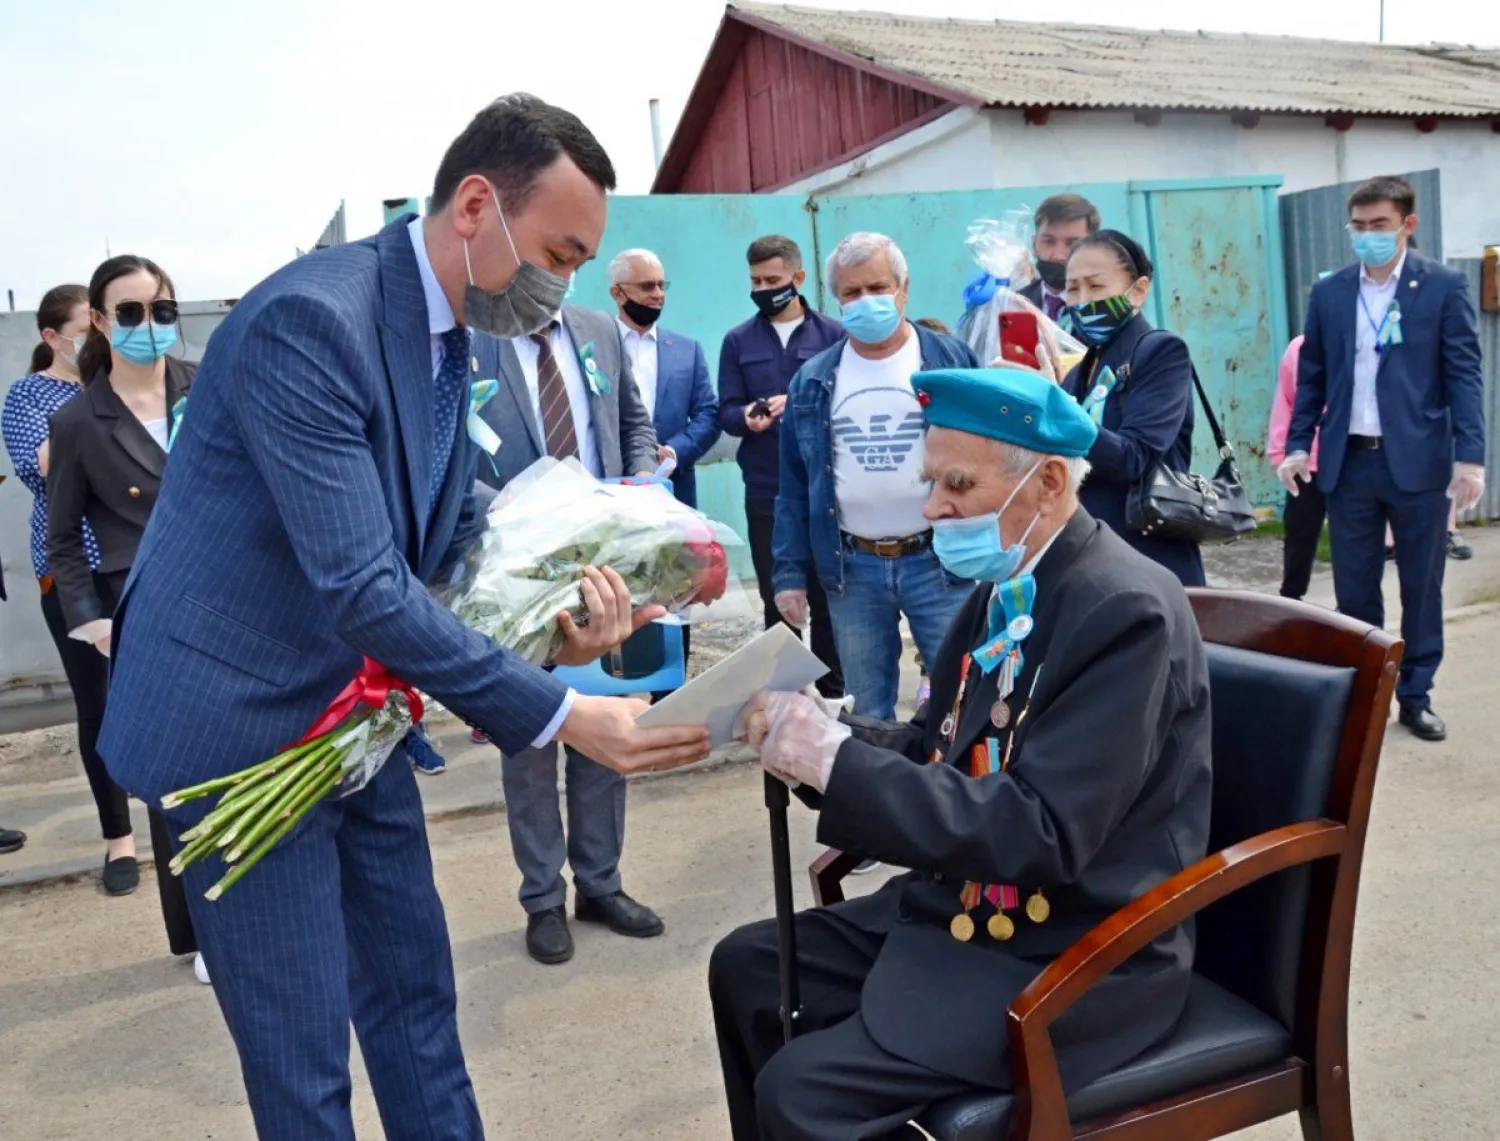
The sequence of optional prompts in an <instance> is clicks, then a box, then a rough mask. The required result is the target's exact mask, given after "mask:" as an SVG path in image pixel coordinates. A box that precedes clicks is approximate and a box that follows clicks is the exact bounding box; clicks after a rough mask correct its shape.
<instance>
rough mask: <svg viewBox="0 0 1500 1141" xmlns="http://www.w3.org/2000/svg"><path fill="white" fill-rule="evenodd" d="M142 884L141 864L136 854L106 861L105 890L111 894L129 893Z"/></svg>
mask: <svg viewBox="0 0 1500 1141" xmlns="http://www.w3.org/2000/svg"><path fill="white" fill-rule="evenodd" d="M140 886H141V865H140V864H138V863H136V860H135V857H134V856H121V857H120V858H119V859H117V860H105V861H104V890H105V891H107V892H108V893H109V894H110V895H129V894H130V893H131V892H133V891H134V890H135V889H136V888H138V887H140Z"/></svg>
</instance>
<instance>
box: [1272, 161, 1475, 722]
mask: <svg viewBox="0 0 1500 1141" xmlns="http://www.w3.org/2000/svg"><path fill="white" fill-rule="evenodd" d="M1416 229H1417V214H1416V193H1415V191H1413V190H1412V188H1411V186H1410V185H1409V184H1408V183H1407V182H1406V181H1405V180H1404V179H1400V178H1393V177H1386V178H1373V179H1371V180H1370V181H1368V182H1366V183H1364V185H1362V186H1360V187H1359V188H1358V189H1357V190H1356V191H1355V192H1354V193H1353V194H1352V195H1350V197H1349V236H1350V240H1351V242H1352V244H1353V247H1354V253H1355V256H1356V257H1357V258H1358V259H1359V261H1358V263H1357V264H1355V265H1352V266H1348V267H1346V268H1345V269H1342V270H1340V271H1339V272H1337V273H1335V274H1332V275H1331V276H1329V277H1326V278H1324V279H1322V280H1321V281H1319V282H1318V283H1317V284H1316V285H1315V286H1313V291H1312V297H1311V298H1310V299H1309V301H1308V306H1307V324H1306V328H1305V330H1304V331H1305V334H1306V339H1305V340H1304V341H1303V343H1302V355H1301V358H1300V361H1299V364H1298V374H1297V396H1296V403H1295V405H1294V406H1293V411H1292V426H1291V429H1290V431H1289V432H1288V433H1287V445H1286V450H1287V457H1286V460H1285V461H1284V462H1283V463H1282V464H1281V466H1280V467H1279V468H1278V469H1277V473H1276V474H1277V476H1278V478H1279V479H1280V480H1281V482H1282V483H1283V484H1284V485H1285V486H1286V489H1287V491H1288V492H1289V493H1290V494H1292V495H1296V494H1297V493H1298V490H1299V487H1298V485H1299V482H1310V481H1311V479H1312V476H1311V475H1310V473H1309V466H1310V463H1309V459H1308V457H1309V454H1310V452H1311V449H1312V442H1313V434H1314V433H1315V432H1319V431H1320V429H1321V435H1320V437H1319V439H1320V443H1319V457H1318V471H1317V476H1316V478H1317V481H1318V486H1319V487H1320V488H1321V489H1322V490H1323V492H1324V494H1325V495H1326V496H1327V497H1328V524H1329V532H1330V537H1331V539H1332V543H1333V586H1334V594H1335V597H1336V598H1337V600H1338V608H1339V611H1340V612H1341V613H1344V614H1348V615H1350V616H1351V617H1354V618H1358V619H1360V620H1362V621H1365V622H1369V623H1371V624H1372V625H1374V626H1382V625H1384V623H1385V601H1384V596H1383V595H1382V593H1381V589H1380V580H1381V576H1382V573H1383V571H1384V568H1385V529H1386V525H1387V524H1389V525H1390V529H1391V533H1392V535H1393V537H1394V538H1395V542H1396V572H1397V574H1398V575H1399V576H1400V580H1401V637H1402V639H1403V640H1404V641H1405V642H1406V653H1405V655H1404V656H1403V657H1402V659H1401V679H1400V681H1399V682H1398V684H1397V686H1396V699H1397V701H1398V702H1399V704H1400V707H1401V714H1400V717H1401V724H1402V725H1405V726H1406V727H1407V728H1408V729H1410V730H1411V732H1412V733H1413V734H1415V735H1416V736H1417V737H1420V738H1421V739H1422V740H1424V741H1441V740H1443V738H1444V737H1446V736H1447V732H1448V731H1447V727H1446V726H1445V725H1444V724H1443V721H1442V719H1441V718H1440V717H1438V715H1437V714H1436V713H1434V712H1433V711H1432V701H1431V697H1430V692H1431V690H1432V682H1433V678H1434V676H1435V675H1436V674H1437V670H1438V666H1439V665H1440V664H1441V663H1442V660H1443V570H1444V566H1445V559H1444V556H1445V549H1444V548H1445V544H1446V541H1447V524H1448V506H1449V500H1452V501H1453V502H1454V504H1455V505H1456V506H1457V508H1458V510H1459V511H1460V512H1463V511H1465V510H1467V509H1468V508H1470V507H1472V506H1473V505H1474V504H1475V503H1477V502H1478V501H1479V498H1480V496H1481V495H1483V494H1484V381H1483V378H1482V376H1481V374H1480V359H1479V337H1478V334H1477V332H1476V330H1475V320H1474V304H1473V301H1472V300H1471V299H1470V297H1469V289H1468V285H1467V283H1466V282H1465V280H1464V278H1463V276H1462V275H1461V274H1459V273H1456V272H1455V271H1453V270H1451V269H1447V268H1445V267H1444V266H1442V265H1439V264H1438V263H1437V262H1434V261H1428V260H1427V259H1426V258H1423V257H1420V256H1418V255H1417V254H1416V253H1413V252H1412V250H1411V248H1410V246H1411V240H1412V235H1413V234H1414V233H1415V232H1416Z"/></svg>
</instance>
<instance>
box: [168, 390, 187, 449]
mask: <svg viewBox="0 0 1500 1141" xmlns="http://www.w3.org/2000/svg"><path fill="white" fill-rule="evenodd" d="M186 411H187V397H186V396H179V397H178V398H177V403H176V404H174V405H172V430H171V431H170V432H168V433H167V454H168V455H171V454H172V445H173V444H175V443H176V442H177V433H178V432H179V431H180V430H181V428H182V414H183V413H184V412H186Z"/></svg>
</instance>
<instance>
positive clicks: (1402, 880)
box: [0, 611, 1500, 1141]
mask: <svg viewBox="0 0 1500 1141" xmlns="http://www.w3.org/2000/svg"><path fill="white" fill-rule="evenodd" d="M1497 642H1500V613H1496V612H1493V611H1491V612H1487V613H1480V614H1477V615H1473V616H1471V617H1468V618H1466V619H1463V620H1460V621H1458V622H1456V623H1454V624H1453V626H1452V627H1451V629H1450V650H1449V664H1448V665H1447V666H1446V667H1445V669H1444V674H1443V709H1444V711H1445V712H1446V713H1447V714H1448V717H1449V720H1450V725H1451V726H1452V730H1453V735H1452V737H1451V739H1450V740H1449V741H1448V742H1447V743H1446V744H1444V745H1438V746H1432V745H1422V744H1419V743H1418V742H1416V741H1414V740H1412V739H1411V738H1410V737H1409V736H1407V735H1406V734H1405V733H1403V732H1402V731H1401V730H1399V729H1398V728H1396V727H1394V726H1393V727H1392V728H1391V731H1390V737H1389V743H1388V745H1387V748H1386V751H1385V756H1384V760H1383V763H1382V768H1381V776H1380V782H1379V786H1378V790H1377V795H1376V805H1375V819H1374V825H1373V830H1372V835H1371V840H1370V844H1369V851H1368V856H1367V859H1366V866H1365V876H1364V883H1363V892H1362V897H1361V912H1360V921H1359V926H1358V933H1357V941H1356V954H1355V964H1354V996H1353V998H1354V1000H1353V1009H1352V1013H1351V1037H1352V1043H1353V1061H1352V1077H1353V1086H1354V1105H1355V1119H1356V1124H1357V1126H1358V1135H1359V1137H1360V1139H1361V1141H1439V1139H1441V1141H1461V1139H1470V1138H1472V1139H1476V1141H1478V1139H1486V1141H1488V1139H1490V1138H1493V1137H1495V1136H1496V1134H1497V1125H1500V1090H1497V1087H1496V1084H1495V1083H1494V1081H1493V1080H1492V1076H1493V1074H1494V1072H1495V1070H1496V1067H1497V1064H1500V1030H1497V1029H1496V1022H1495V1014H1494V1012H1495V1011H1496V1010H1497V1009H1500V969H1497V968H1500V953H1497V950H1496V948H1497V935H1500V921H1497V918H1496V916H1497V914H1500V909H1497V906H1496V905H1497V897H1500V887H1497V880H1496V877H1495V875H1494V874H1493V871H1492V869H1493V868H1495V867H1496V866H1500V829H1497V828H1496V826H1495V825H1496V815H1497V810H1496V807H1495V806H1496V805H1497V804H1500V764H1497V760H1496V750H1495V746H1494V742H1495V740H1496V738H1497V736H1500V701H1497V700H1496V698H1497V696H1500V694H1497V690H1496V685H1495V672H1494V647H1495V645H1496V644H1497ZM444 779H447V778H444ZM793 816H794V820H793V826H794V827H793V832H794V835H793V844H794V851H795V856H796V859H797V860H798V861H799V863H805V862H806V861H807V860H808V859H810V858H811V856H812V855H813V853H814V851H815V848H814V845H813V843H812V836H811V829H812V818H811V816H810V814H808V813H806V812H803V811H801V810H800V809H796V810H795V811H794V814H793ZM431 838H432V847H433V854H434V858H435V861H436V866H437V873H438V880H439V885H440V887H441V889H442V892H443V897H444V899H445V901H446V903H447V908H448V916H449V924H450V927H451V930H452V935H453V941H454V949H455V959H456V962H457V966H458V972H459V988H460V1021H461V1027H462V1032H463V1038H464V1043H465V1047H466V1049H467V1052H468V1057H469V1062H470V1069H471V1072H472V1074H473V1077H474V1081H475V1085H476V1087H477V1090H478V1095H479V1101H480V1105H481V1108H482V1111H483V1113H484V1118H485V1121H486V1122H487V1124H488V1127H489V1136H490V1137H491V1138H492V1139H494V1138H502V1139H515V1141H522V1139H526V1141H530V1139H533V1138H540V1137H545V1138H548V1139H549V1141H597V1139H599V1138H651V1139H653V1141H706V1139H715V1138H724V1137H726V1136H727V1127H726V1122H725V1117H724V1114H723V1109H722V1100H721V1094H720V1090H719V1086H718V1074H717V1069H716V1066H717V1063H716V1057H715V1053H714V1048H713V1042H712V1035H711V1027H710V1024H709V1018H708V1010H707V1004H706V999H705V996H704V980H703V977H704V969H705V964H706V962H707V959H708V953H709V950H710V948H711V947H712V945H713V943H714V941H715V940H716V939H718V938H719V937H720V936H722V935H723V934H724V933H725V932H727V931H728V930H730V929H731V928H732V927H733V926H734V925H735V924H738V923H741V922H745V921H748V920H750V919H754V918H757V917H760V916H763V915H766V914H769V913H770V909H771V884H770V876H769V872H768V862H767V860H768V857H767V848H766V837H765V822H764V811H763V809H762V808H761V801H760V780H759V776H758V774H757V771H756V770H755V769H754V768H752V767H750V766H746V765H730V766H726V767H721V768H719V769H717V770H714V771H710V772H705V773H698V774H690V775H686V776H680V777H674V778H668V779H659V780H653V781H649V782H644V783H638V784H636V785H635V786H634V787H633V788H632V792H631V825H630V843H629V847H628V850H627V853H626V862H625V873H626V883H627V886H628V887H629V888H630V889H631V890H632V891H633V892H635V893H636V894H637V895H638V896H639V897H640V898H642V899H644V900H646V901H648V902H650V903H652V904H654V905H656V906H657V907H658V908H660V909H661V911H662V912H663V914H664V915H665V917H666V919H667V923H668V932H667V934H666V936H665V937H663V938H662V939H659V940H654V941H647V942H633V941H629V940H623V939H618V938H614V937H612V936H609V935H607V934H604V933H601V932H597V931H594V930H592V929H589V930H582V931H580V932H578V956H577V958H576V959H575V960H574V962H573V963H572V964H571V965H569V966H565V967H541V966H537V965H535V964H533V963H531V962H530V961H529V960H528V959H527V958H526V957H525V954H524V951H523V950H522V947H521V933H522V928H523V921H522V916H521V913H520V910H519V908H518V906H517V905H516V903H515V891H516V888H517V886H518V877H517V875H516V872H515V870H514V867H513V865H512V863H511V860H510V855H509V851H508V843H507V839H506V833H505V827H504V817H503V816H502V815H500V814H498V813H495V812H489V813H478V814H474V815H469V816H459V817H451V818H448V819H446V820H443V821H440V822H438V823H435V824H434V825H433V826H432V834H431ZM870 886H873V884H872V885H870ZM799 890H801V888H800V885H799ZM803 898H804V899H805V892H803ZM0 964H3V968H0V1058H3V1059H4V1065H3V1066H0V1137H3V1138H7V1139H17V1141H33V1139H35V1141H42V1139H47V1141H72V1139H77V1141H97V1139H99V1138H104V1137H111V1136H120V1135H131V1136H133V1135H135V1134H137V1133H140V1134H143V1135H144V1134H145V1133H147V1132H149V1133H150V1135H151V1136H152V1137H154V1138H156V1139H157V1141H202V1139H204V1138H212V1139H215V1141H239V1139H249V1138H251V1137H252V1136H253V1134H252V1130H251V1126H250V1119H249V1114H248V1111H247V1110H246V1108H245V1106H244V1101H243V1091H242V1088H241V1086H240V1081H239V1077H238V1073H237V1068H236V1065H235V1059H234V1054H233V1051H232V1048H231V1046H230V1042H229V1039H228V1035H227V1033H226V1031H225V1030H224V1028H223V1025H222V1023H221V1021H220V1019H219V1015H218V1011H217V1008H216V1007H215V1004H214V1002H213V997H212V995H211V993H210V992H209V991H208V990H207V989H204V988H201V987H199V986H197V985H196V984H195V983H194V982H193V981H192V972H191V967H190V966H189V965H188V964H187V963H185V962H177V961H173V960H171V959H169V958H168V957H167V955H166V953H165V946H164V941H163V937H162V934H161V931H160V921H159V916H158V913H157V907H156V900H155V898H154V893H152V892H150V891H141V892H139V893H137V894H136V895H135V896H132V897H130V898H127V899H123V900H110V899H106V898H104V897H103V896H101V895H100V894H99V891H98V888H97V886H96V885H95V884H94V883H93V882H79V883H72V884H68V885H63V886H53V887H49V888H45V889H32V890H24V889H23V890H16V891H12V892H8V893H0ZM997 1017H998V1013H997ZM355 1115H356V1119H357V1122H358V1126H359V1129H360V1134H361V1136H364V1137H378V1136H379V1135H380V1133H379V1126H378V1123H377V1119H376V1115H375V1110H374V1104H373V1102H372V1100H371V1098H370V1095H369V1089H368V1085H367V1083H366V1082H365V1080H364V1078H363V1075H362V1073H361V1074H360V1075H359V1076H358V1078H357V1084H356V1089H355ZM1298 1136H1300V1134H1299V1133H1298V1131H1297V1129H1296V1126H1295V1123H1293V1122H1283V1123H1278V1124H1274V1125H1271V1126H1266V1127H1262V1128H1260V1129H1258V1130H1253V1131H1250V1132H1248V1133H1246V1134H1243V1135H1241V1141H1292V1139H1293V1138H1295V1137H1298Z"/></svg>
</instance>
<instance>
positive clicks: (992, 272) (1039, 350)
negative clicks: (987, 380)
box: [958, 207, 1087, 383]
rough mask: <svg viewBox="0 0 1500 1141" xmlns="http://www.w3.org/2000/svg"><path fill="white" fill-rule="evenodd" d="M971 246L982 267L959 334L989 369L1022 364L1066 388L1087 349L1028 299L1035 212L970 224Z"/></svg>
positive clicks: (969, 288)
mask: <svg viewBox="0 0 1500 1141" xmlns="http://www.w3.org/2000/svg"><path fill="white" fill-rule="evenodd" d="M965 244H966V245H967V246H968V248H969V252H970V253H971V254H972V255H973V257H974V262H975V264H976V265H978V266H979V270H980V272H979V273H978V274H976V275H975V276H974V277H973V278H972V279H971V280H970V281H969V284H968V286H967V287H966V288H965V290H964V307H965V308H964V315H963V317H962V318H961V319H960V320H959V325H958V332H959V336H961V337H962V338H963V339H964V340H965V341H966V342H967V343H968V345H969V347H970V348H971V349H973V350H974V355H975V356H977V357H978V358H979V359H980V361H981V362H983V363H984V364H985V365H989V366H994V365H1001V364H1017V365H1020V366H1022V367H1024V368H1031V369H1035V370H1036V371H1038V372H1040V373H1042V374H1044V375H1046V376H1049V377H1051V378H1052V379H1053V380H1055V381H1057V382H1058V383H1061V382H1062V380H1063V378H1064V377H1066V376H1067V375H1068V372H1069V370H1070V369H1072V367H1073V366H1074V365H1076V364H1077V363H1078V362H1079V361H1081V360H1082V359H1083V356H1084V353H1085V352H1086V351H1087V346H1086V345H1084V344H1083V343H1082V342H1081V341H1079V340H1078V339H1077V338H1076V337H1074V336H1073V335H1072V334H1070V333H1068V332H1067V331H1066V330H1064V329H1063V328H1062V327H1061V326H1059V325H1058V324H1057V323H1056V322H1055V321H1051V320H1049V319H1048V318H1047V315H1046V314H1045V313H1043V312H1042V311H1041V310H1040V309H1038V308H1037V307H1036V306H1035V305H1033V304H1032V303H1031V302H1030V301H1028V300H1026V298H1024V297H1022V296H1021V294H1020V292H1019V290H1020V289H1021V288H1022V287H1023V286H1024V285H1026V284H1028V283H1029V282H1030V280H1031V277H1032V272H1031V212H1030V211H1029V210H1027V209H1026V208H1025V207H1021V208H1019V209H1016V210H1012V211H1009V212H1008V213H1007V214H1005V215H1004V216H1003V217H1001V218H999V219H995V218H981V219H979V220H977V221H975V222H971V223H970V224H969V233H968V237H967V239H965Z"/></svg>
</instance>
